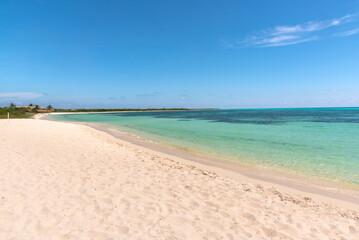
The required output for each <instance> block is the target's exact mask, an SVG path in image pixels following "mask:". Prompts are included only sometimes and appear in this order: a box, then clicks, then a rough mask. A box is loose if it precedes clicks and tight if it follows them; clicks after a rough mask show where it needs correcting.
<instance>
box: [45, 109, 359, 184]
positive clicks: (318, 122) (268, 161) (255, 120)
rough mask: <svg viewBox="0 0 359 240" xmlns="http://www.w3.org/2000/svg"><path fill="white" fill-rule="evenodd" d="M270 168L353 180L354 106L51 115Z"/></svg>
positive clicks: (357, 163) (358, 149)
mask: <svg viewBox="0 0 359 240" xmlns="http://www.w3.org/2000/svg"><path fill="white" fill-rule="evenodd" d="M51 118H53V119H55V120H61V121H73V122H87V123H99V124H102V125H106V126H108V127H111V128H115V129H118V130H121V131H127V132H130V133H133V134H136V135H138V136H141V137H144V138H146V139H151V140H154V141H157V142H160V143H166V144H169V145H172V146H176V147H180V148H185V149H188V150H193V151H197V152H201V153H204V154H210V155H213V156H217V157H221V158H228V159H231V160H235V161H240V162H243V163H249V164H255V165H259V166H261V167H266V168H273V169H285V170H289V171H294V172H297V173H301V174H306V175H311V176H316V177H320V178H326V179H331V180H336V181H340V182H347V183H354V184H359V108H303V109H245V110H241V109H231V110H199V111H173V112H172V111H167V112H165V111H164V112H123V113H91V114H67V115H52V116H51Z"/></svg>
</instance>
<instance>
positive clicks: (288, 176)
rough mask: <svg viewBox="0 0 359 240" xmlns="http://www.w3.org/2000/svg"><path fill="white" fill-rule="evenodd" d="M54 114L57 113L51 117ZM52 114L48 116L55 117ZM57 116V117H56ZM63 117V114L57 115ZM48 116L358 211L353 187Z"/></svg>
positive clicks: (236, 176) (187, 161) (235, 176)
mask: <svg viewBox="0 0 359 240" xmlns="http://www.w3.org/2000/svg"><path fill="white" fill-rule="evenodd" d="M52 114H54V113H52ZM52 114H49V115H52ZM55 114H57V113H55ZM58 114H60V113H58ZM47 115H48V114H46V115H42V116H39V117H38V118H39V119H42V120H47V121H55V122H63V123H72V124H79V125H83V126H88V127H90V128H92V129H95V130H98V131H101V132H104V133H106V134H109V135H111V136H113V137H115V138H117V139H119V140H121V141H125V142H127V143H130V144H133V145H135V146H136V147H140V148H141V149H142V150H145V151H146V150H147V151H150V152H155V153H157V154H160V155H163V156H165V157H167V158H176V160H177V161H179V162H181V163H184V164H189V165H196V166H197V167H199V168H201V169H205V170H207V171H211V172H215V173H218V174H220V175H223V176H224V177H230V178H233V179H237V180H238V179H243V177H245V178H247V179H249V180H250V181H254V182H256V183H258V184H264V185H266V186H268V187H276V188H279V189H283V190H285V191H286V192H288V193H292V194H301V195H308V196H310V197H312V198H314V199H318V200H319V201H325V202H327V203H330V204H333V203H334V204H335V205H337V206H342V205H343V204H350V208H352V209H355V210H356V211H359V186H356V185H354V184H349V183H344V182H336V181H331V180H328V179H321V178H318V177H314V176H309V175H305V174H300V173H292V172H289V171H286V170H284V169H267V168H263V167H260V166H257V165H254V164H253V165H252V164H246V163H242V162H238V161H232V160H229V159H221V158H218V157H214V156H210V155H204V154H201V153H197V152H194V151H190V150H184V149H181V148H178V147H173V146H169V145H165V144H163V143H157V142H153V141H152V140H150V141H149V140H147V139H145V138H142V137H139V136H137V135H135V134H133V133H131V132H122V131H120V130H117V129H113V128H110V127H108V126H105V125H101V124H96V123H85V122H70V121H58V120H54V119H49V118H48V119H46V116H47Z"/></svg>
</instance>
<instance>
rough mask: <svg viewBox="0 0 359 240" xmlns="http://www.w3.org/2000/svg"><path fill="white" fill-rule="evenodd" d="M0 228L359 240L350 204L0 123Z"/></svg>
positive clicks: (2, 234) (116, 235) (8, 235)
mask: <svg viewBox="0 0 359 240" xmlns="http://www.w3.org/2000/svg"><path fill="white" fill-rule="evenodd" d="M0 223H1V224H0V239H46V240H48V239H76V240H79V239H86V240H90V239H101V240H105V239H359V227H358V226H359V214H358V213H357V212H356V211H354V210H349V209H346V208H345V206H342V207H340V206H336V205H331V204H328V203H324V202H320V201H315V200H312V199H311V198H310V197H308V196H305V195H293V194H288V193H286V192H284V191H282V190H279V189H277V188H273V187H268V186H263V185H259V184H257V183H254V182H251V181H244V180H243V181H239V180H235V179H232V178H227V177H225V176H222V175H217V174H216V173H215V172H209V171H205V170H201V169H200V168H198V167H195V166H191V165H188V164H184V163H180V162H177V161H175V160H174V159H172V158H170V157H163V156H162V155H161V154H159V153H156V152H154V151H151V150H148V151H147V150H145V149H143V148H140V147H136V146H135V145H133V144H130V143H127V142H125V141H123V140H120V139H116V138H114V137H113V136H110V135H108V134H106V133H103V132H100V131H97V130H95V129H92V128H90V127H88V126H83V125H79V124H72V123H60V122H53V121H46V120H34V119H28V120H20V119H19V120H10V121H9V122H8V121H7V120H0Z"/></svg>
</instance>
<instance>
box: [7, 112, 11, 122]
mask: <svg viewBox="0 0 359 240" xmlns="http://www.w3.org/2000/svg"><path fill="white" fill-rule="evenodd" d="M9 122H10V113H9V112H7V123H9Z"/></svg>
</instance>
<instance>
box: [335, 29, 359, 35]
mask: <svg viewBox="0 0 359 240" xmlns="http://www.w3.org/2000/svg"><path fill="white" fill-rule="evenodd" d="M358 33H359V28H356V29H352V30H348V31H344V32H340V33H338V34H337V36H339V37H346V36H351V35H355V34H358Z"/></svg>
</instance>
